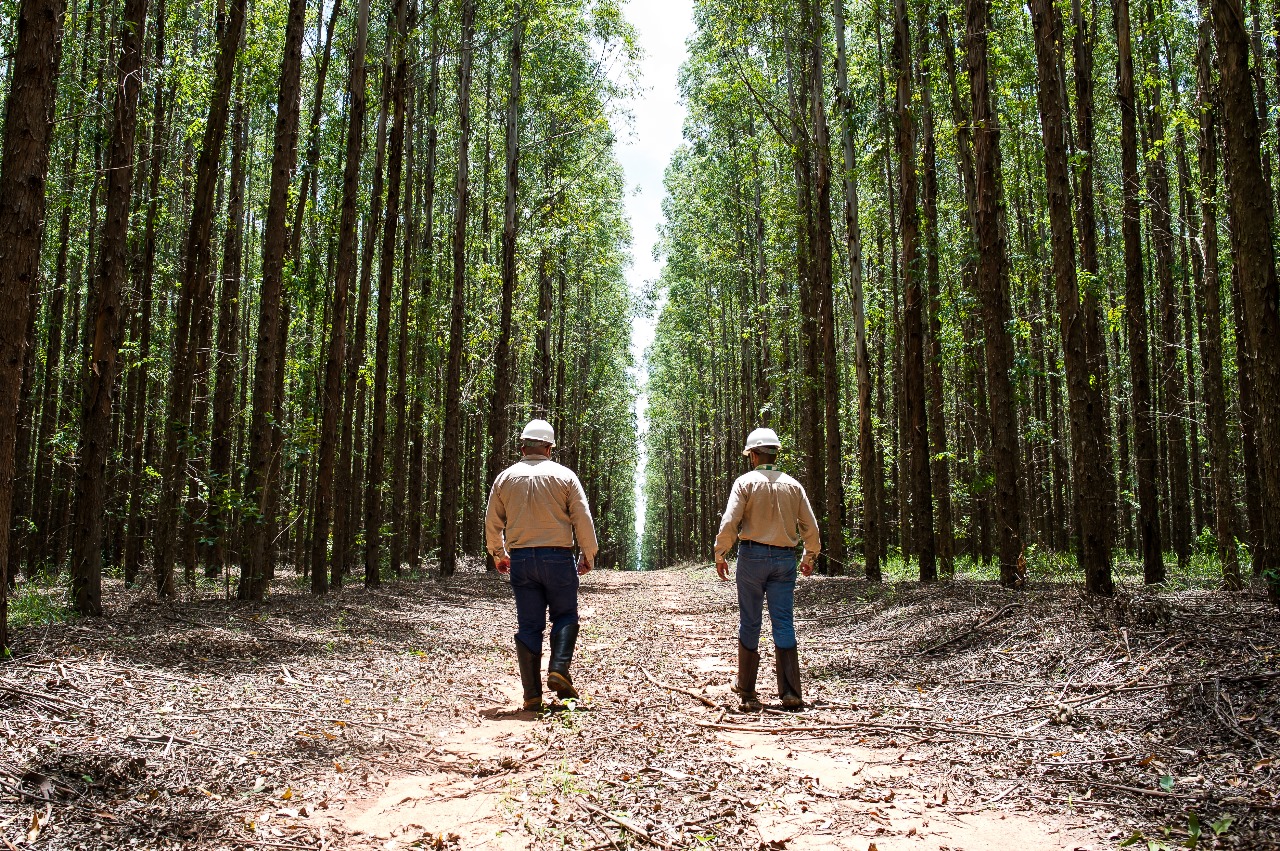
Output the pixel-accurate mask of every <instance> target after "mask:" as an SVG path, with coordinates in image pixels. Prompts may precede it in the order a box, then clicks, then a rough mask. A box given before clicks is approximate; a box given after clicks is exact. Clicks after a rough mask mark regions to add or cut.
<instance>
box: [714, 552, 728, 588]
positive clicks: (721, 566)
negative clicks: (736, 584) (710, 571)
mask: <svg viewBox="0 0 1280 851" xmlns="http://www.w3.org/2000/svg"><path fill="white" fill-rule="evenodd" d="M716 573H718V574H720V581H721V582H728V581H729V562H727V561H725V560H724V559H719V558H718V559H716Z"/></svg>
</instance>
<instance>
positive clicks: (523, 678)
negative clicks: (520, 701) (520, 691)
mask: <svg viewBox="0 0 1280 851" xmlns="http://www.w3.org/2000/svg"><path fill="white" fill-rule="evenodd" d="M516 658H517V659H519V660H520V684H521V685H523V686H524V708H525V709H527V710H531V711H533V712H540V711H541V710H542V654H541V653H534V652H533V651H532V650H530V649H529V648H528V647H525V646H524V642H522V641H521V640H520V639H518V638H517V639H516Z"/></svg>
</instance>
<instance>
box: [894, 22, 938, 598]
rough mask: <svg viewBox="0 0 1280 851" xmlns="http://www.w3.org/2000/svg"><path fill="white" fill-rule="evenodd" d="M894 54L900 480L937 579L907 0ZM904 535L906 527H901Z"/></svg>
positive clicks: (924, 569)
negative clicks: (902, 425)
mask: <svg viewBox="0 0 1280 851" xmlns="http://www.w3.org/2000/svg"><path fill="white" fill-rule="evenodd" d="M893 55H894V64H895V65H897V70H898V80H897V107H898V162H899V166H900V170H901V181H900V185H899V188H900V198H901V202H902V275H903V284H904V289H905V297H904V304H903V314H902V318H903V392H904V393H905V395H906V406H907V418H906V419H907V428H908V433H907V434H906V435H904V437H905V438H906V441H907V445H908V447H909V452H910V455H911V460H910V475H909V476H908V477H907V479H908V481H907V482H904V483H903V486H904V487H905V488H906V490H907V491H908V493H909V494H910V500H911V526H912V531H913V532H914V538H915V540H914V543H915V546H913V547H912V549H913V550H915V554H916V557H917V558H918V559H919V562H920V581H921V582H933V581H936V580H937V578H938V564H937V552H936V545H935V538H934V533H933V483H932V478H931V471H930V463H929V422H928V418H927V416H926V414H925V380H924V336H925V335H924V287H923V286H922V280H921V279H922V278H923V277H924V274H923V273H924V271H925V270H924V268H923V265H924V264H923V263H922V262H921V261H922V260H923V258H922V257H921V256H920V246H919V241H920V207H919V180H918V177H917V174H916V125H915V116H914V115H912V92H911V77H912V74H913V71H914V67H913V65H912V60H911V19H910V16H909V15H908V14H907V3H906V0H895V3H894V16H893ZM904 534H905V530H904Z"/></svg>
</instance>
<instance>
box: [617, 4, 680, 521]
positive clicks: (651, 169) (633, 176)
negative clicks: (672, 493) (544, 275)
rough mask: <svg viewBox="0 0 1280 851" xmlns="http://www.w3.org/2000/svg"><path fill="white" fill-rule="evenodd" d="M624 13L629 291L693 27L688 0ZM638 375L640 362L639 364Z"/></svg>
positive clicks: (654, 273) (676, 114) (622, 154)
mask: <svg viewBox="0 0 1280 851" xmlns="http://www.w3.org/2000/svg"><path fill="white" fill-rule="evenodd" d="M625 12H626V16H627V20H629V21H630V22H631V23H632V24H633V25H635V28H636V30H637V31H638V35H639V39H640V47H641V49H642V50H643V51H644V58H643V59H642V60H641V63H640V69H641V72H642V74H643V83H642V85H643V87H644V88H643V90H642V91H641V93H640V96H639V98H637V99H636V101H635V102H634V103H633V104H632V105H631V108H632V111H633V113H634V115H635V132H634V135H632V136H631V137H629V138H628V137H624V144H623V145H622V146H621V147H620V148H619V151H618V159H619V160H621V162H622V168H623V170H624V171H625V172H626V175H627V213H628V215H629V216H630V218H631V232H632V235H633V237H634V244H633V246H632V254H633V258H634V259H633V262H632V266H631V272H630V283H631V290H632V292H635V293H639V292H640V291H641V290H642V289H643V288H644V285H645V283H646V282H648V281H651V280H653V279H655V278H657V277H658V273H659V271H660V266H659V264H658V263H657V262H656V261H655V260H654V259H653V246H654V243H656V242H657V240H658V226H659V225H660V224H661V223H662V196H663V188H662V176H663V172H665V171H666V168H667V163H668V162H669V161H670V159H671V154H672V152H674V151H675V149H676V146H677V145H679V144H680V140H681V135H680V133H681V129H682V128H683V126H684V114H685V110H684V106H683V105H682V104H681V103H680V96H679V90H678V89H677V87H676V76H677V74H678V72H679V70H680V65H681V63H683V62H684V60H685V39H687V38H688V37H689V35H690V34H691V33H692V31H693V2H692V0H628V2H627V5H626V10H625ZM655 318H656V317H650V318H647V319H646V318H638V319H636V320H635V321H634V322H633V324H632V326H631V346H632V349H633V351H634V352H635V355H636V361H637V362H640V359H641V358H642V357H643V355H644V350H645V349H646V348H648V346H649V344H650V343H651V342H653V326H654V319H655ZM641 376H643V366H642V367H641ZM638 408H639V410H638V412H637V413H638V415H639V419H640V428H641V429H642V430H643V429H644V428H645V424H646V418H645V396H644V394H643V393H642V394H641V396H640V402H639V405H638ZM643 484H644V458H643V457H641V460H640V468H639V470H638V471H637V478H636V538H637V541H638V540H639V537H640V534H641V532H642V530H643V529H644V500H643V492H642V487H643Z"/></svg>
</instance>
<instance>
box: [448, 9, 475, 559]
mask: <svg viewBox="0 0 1280 851" xmlns="http://www.w3.org/2000/svg"><path fill="white" fill-rule="evenodd" d="M475 30H476V0H462V50H461V56H460V57H459V61H458V172H457V182H456V184H455V186H454V217H455V218H454V223H453V249H452V250H453V298H452V302H451V305H450V313H449V358H448V365H447V368H446V371H445V404H444V434H443V438H442V444H443V451H444V475H443V479H442V481H441V483H440V493H441V499H440V575H441V576H445V577H448V576H452V575H453V572H454V570H455V568H456V561H457V555H458V498H459V496H460V495H461V490H462V481H461V472H462V471H461V469H460V467H459V464H460V463H461V459H460V458H459V452H460V451H461V444H460V442H459V440H458V434H459V431H460V430H461V429H460V428H459V426H460V421H461V414H462V411H461V408H462V387H461V383H462V346H463V342H464V341H463V318H464V314H465V312H466V298H465V297H466V277H467V215H468V211H469V207H470V188H469V186H468V178H469V176H470V175H469V170H470V165H471V154H470V145H471V59H472V54H473V52H474V49H475V44H474V42H475Z"/></svg>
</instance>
